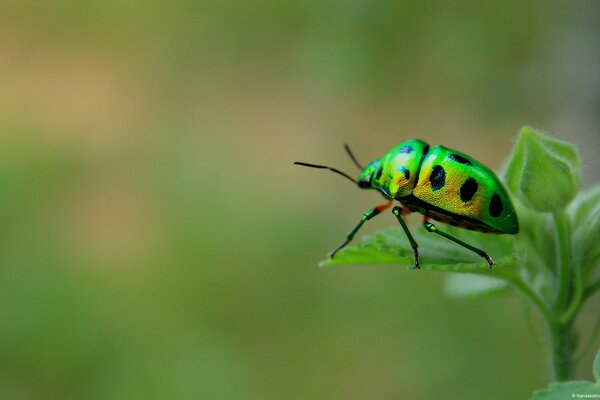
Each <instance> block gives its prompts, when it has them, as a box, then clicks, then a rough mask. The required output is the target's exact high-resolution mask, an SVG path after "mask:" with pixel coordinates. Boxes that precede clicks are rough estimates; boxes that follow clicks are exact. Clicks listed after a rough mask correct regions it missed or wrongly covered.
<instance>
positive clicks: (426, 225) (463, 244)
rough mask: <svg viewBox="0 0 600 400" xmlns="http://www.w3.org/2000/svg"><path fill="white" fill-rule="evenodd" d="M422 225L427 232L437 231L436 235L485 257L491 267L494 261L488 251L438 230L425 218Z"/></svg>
mask: <svg viewBox="0 0 600 400" xmlns="http://www.w3.org/2000/svg"><path fill="white" fill-rule="evenodd" d="M423 226H424V227H425V229H427V231H428V232H433V233H437V234H438V235H440V236H443V237H445V238H446V239H449V240H452V241H453V242H454V243H456V244H458V245H460V246H462V247H464V248H466V249H469V250H471V251H472V252H474V253H477V254H478V255H480V256H481V257H483V258H484V259H485V261H486V262H487V263H488V265H489V266H490V268H492V267H493V266H494V261H493V260H492V258H491V257H490V256H489V255H488V253H486V252H485V251H483V250H481V249H478V248H477V247H473V246H471V245H470V244H467V243H465V242H463V241H462V240H460V239H457V238H455V237H454V236H452V235H450V234H448V233H446V232H442V231H440V230H439V229H438V228H437V227H436V226H435V225H434V224H432V223H431V222H429V221H427V219H425V220H423Z"/></svg>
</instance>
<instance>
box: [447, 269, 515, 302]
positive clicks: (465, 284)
mask: <svg viewBox="0 0 600 400" xmlns="http://www.w3.org/2000/svg"><path fill="white" fill-rule="evenodd" d="M506 289H508V285H507V283H506V282H505V281H502V280H500V279H498V278H492V277H488V276H485V275H473V274H452V275H450V276H448V278H446V282H445V284H444V290H445V291H446V293H447V294H449V295H451V296H454V297H462V298H471V297H480V296H486V295H492V294H497V293H503V292H505V291H506Z"/></svg>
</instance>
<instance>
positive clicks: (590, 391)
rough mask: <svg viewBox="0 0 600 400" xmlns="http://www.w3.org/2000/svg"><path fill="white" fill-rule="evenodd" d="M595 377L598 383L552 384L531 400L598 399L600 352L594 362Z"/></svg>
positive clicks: (536, 393) (535, 393)
mask: <svg viewBox="0 0 600 400" xmlns="http://www.w3.org/2000/svg"><path fill="white" fill-rule="evenodd" d="M594 377H595V379H596V382H595V383H593V382H588V381H569V382H560V383H552V384H551V385H550V386H549V387H548V388H547V389H541V390H536V391H535V392H534V393H533V397H532V398H531V400H564V399H585V398H588V399H589V398H596V397H597V396H586V395H600V352H598V354H597V355H596V359H595V361H594Z"/></svg>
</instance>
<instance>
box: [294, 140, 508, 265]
mask: <svg viewBox="0 0 600 400" xmlns="http://www.w3.org/2000/svg"><path fill="white" fill-rule="evenodd" d="M345 148H346V151H347V153H348V155H349V156H350V158H351V159H352V161H354V163H355V164H356V165H357V166H358V167H359V168H360V169H361V170H362V173H361V174H360V176H359V177H358V179H357V180H355V179H353V178H352V177H350V176H349V175H347V174H345V173H343V172H341V171H339V170H337V169H335V168H331V167H327V166H324V165H316V164H308V163H303V162H296V163H295V164H298V165H302V166H306V167H313V168H325V169H329V170H331V171H333V172H335V173H338V174H340V175H342V176H344V177H346V178H348V179H350V180H351V181H353V182H355V183H356V184H357V185H358V186H359V187H360V188H362V189H375V190H377V191H379V192H380V193H381V194H382V195H383V196H384V197H385V198H386V200H387V202H386V203H385V204H382V205H379V206H377V207H374V208H372V209H370V210H368V211H367V212H365V213H364V214H363V216H362V218H361V219H360V221H359V222H358V224H357V225H356V226H355V227H354V228H353V229H352V230H351V231H350V232H349V233H348V234H347V236H346V239H345V240H344V242H342V244H340V245H339V246H338V247H337V248H336V249H335V250H333V251H332V252H331V253H330V254H329V256H330V257H334V256H335V254H336V253H337V252H338V251H339V250H341V249H342V248H343V247H344V246H346V245H347V244H348V243H350V241H351V240H352V238H353V237H354V235H355V234H356V232H357V231H358V230H359V229H360V228H361V226H362V225H363V224H364V223H365V221H368V220H370V219H371V218H373V217H375V216H376V215H378V214H380V213H381V212H383V211H385V210H387V209H388V208H390V207H391V205H392V203H393V201H394V200H396V201H398V202H399V203H400V206H395V207H394V208H393V209H392V212H393V214H394V215H395V216H396V218H397V219H398V222H399V223H400V225H401V226H402V228H403V230H404V232H405V233H406V236H407V238H408V240H409V242H410V245H411V247H412V250H413V255H414V262H415V268H419V252H418V245H417V243H416V241H415V240H414V238H413V236H412V234H411V233H410V231H409V230H408V228H407V226H406V224H405V222H404V219H403V216H405V215H407V214H410V213H411V212H418V213H420V214H423V216H424V219H423V226H424V227H425V229H427V231H429V232H434V233H437V234H438V235H440V236H443V237H445V238H447V239H449V240H452V241H453V242H455V243H457V244H459V245H461V246H463V247H465V248H467V249H469V250H471V251H473V252H475V253H477V254H479V255H480V256H481V257H483V258H484V259H485V260H486V262H487V263H488V264H489V266H490V268H491V267H492V266H493V265H494V262H493V261H492V259H491V257H490V256H489V255H488V254H487V253H486V252H485V251H483V250H481V249H478V248H476V247H473V246H471V245H469V244H467V243H465V242H463V241H462V240H459V239H457V238H455V237H454V236H452V235H450V234H448V233H446V232H443V231H440V230H439V229H438V228H437V227H436V226H435V225H434V224H432V223H431V222H429V219H433V220H436V221H440V222H444V223H447V224H450V225H453V226H458V227H461V228H465V229H470V230H474V231H479V232H484V233H505V234H515V233H518V232H519V222H518V219H517V213H516V212H515V209H514V206H513V204H512V202H511V200H510V197H509V196H508V193H507V192H506V190H505V189H504V187H503V186H502V183H501V182H500V180H499V179H498V177H497V176H496V175H495V174H494V172H492V171H491V170H490V169H489V168H488V167H486V166H485V165H483V164H481V163H480V162H478V161H476V160H475V159H473V158H472V157H470V156H468V155H466V154H464V153H461V152H459V151H456V150H452V149H448V148H446V147H444V146H433V147H430V146H429V145H428V144H427V143H425V142H424V141H422V140H418V139H414V140H409V141H406V142H404V143H401V144H399V145H398V146H396V147H394V148H393V149H391V150H390V151H388V152H387V153H386V154H384V155H383V156H382V157H380V158H378V159H375V160H373V161H371V162H370V163H369V164H368V165H367V166H366V167H364V168H363V167H362V166H361V165H360V164H359V163H358V161H356V158H355V157H354V155H353V154H352V152H351V151H350V148H349V147H348V146H345Z"/></svg>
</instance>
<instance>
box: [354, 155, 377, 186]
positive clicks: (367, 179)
mask: <svg viewBox="0 0 600 400" xmlns="http://www.w3.org/2000/svg"><path fill="white" fill-rule="evenodd" d="M378 166H379V160H373V161H371V162H370V163H369V165H367V166H366V167H365V169H363V171H362V173H361V174H360V176H359V177H358V181H357V183H358V187H360V188H362V189H370V188H371V182H372V181H373V175H374V174H375V171H376V170H377V167H378Z"/></svg>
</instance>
